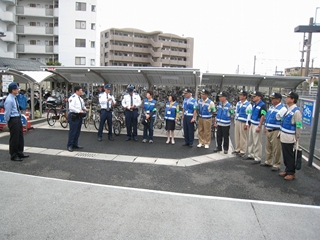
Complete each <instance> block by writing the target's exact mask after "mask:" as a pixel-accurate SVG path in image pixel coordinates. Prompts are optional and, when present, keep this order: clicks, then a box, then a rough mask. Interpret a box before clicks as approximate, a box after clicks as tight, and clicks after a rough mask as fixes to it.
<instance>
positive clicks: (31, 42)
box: [29, 40, 37, 45]
mask: <svg viewBox="0 0 320 240" xmlns="http://www.w3.org/2000/svg"><path fill="white" fill-rule="evenodd" d="M29 44H30V45H37V40H30V41H29Z"/></svg>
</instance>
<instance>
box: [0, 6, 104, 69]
mask: <svg viewBox="0 0 320 240" xmlns="http://www.w3.org/2000/svg"><path fill="white" fill-rule="evenodd" d="M97 1H98V0H0V56H1V57H8V58H21V59H32V60H39V61H41V62H43V63H47V62H55V61H58V62H60V63H61V64H62V65H63V66H96V65H97V64H98V63H99V61H98V63H97V64H96V55H97V53H98V49H97V47H99V46H98V45H99V43H97V42H96V21H97V13H96V10H97ZM1 32H2V33H3V35H4V36H2V37H1Z"/></svg>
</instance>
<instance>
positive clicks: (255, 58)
mask: <svg viewBox="0 0 320 240" xmlns="http://www.w3.org/2000/svg"><path fill="white" fill-rule="evenodd" d="M256 61H257V57H256V55H254V57H253V75H255V74H256Z"/></svg>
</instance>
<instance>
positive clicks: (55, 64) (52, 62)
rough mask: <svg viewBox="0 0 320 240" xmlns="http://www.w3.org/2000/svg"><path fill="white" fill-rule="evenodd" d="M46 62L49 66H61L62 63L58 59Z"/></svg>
mask: <svg viewBox="0 0 320 240" xmlns="http://www.w3.org/2000/svg"><path fill="white" fill-rule="evenodd" d="M46 64H47V66H61V63H60V62H58V61H56V62H54V61H49V62H47V63H46Z"/></svg>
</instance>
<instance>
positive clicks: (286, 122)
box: [281, 107, 299, 134]
mask: <svg viewBox="0 0 320 240" xmlns="http://www.w3.org/2000/svg"><path fill="white" fill-rule="evenodd" d="M298 110H299V108H298V107H296V108H294V109H293V110H292V111H291V112H290V113H289V114H287V115H285V116H284V117H283V122H282V126H281V132H284V133H288V134H295V133H296V125H295V124H292V123H291V119H292V117H293V115H294V113H295V112H296V111H298Z"/></svg>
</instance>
